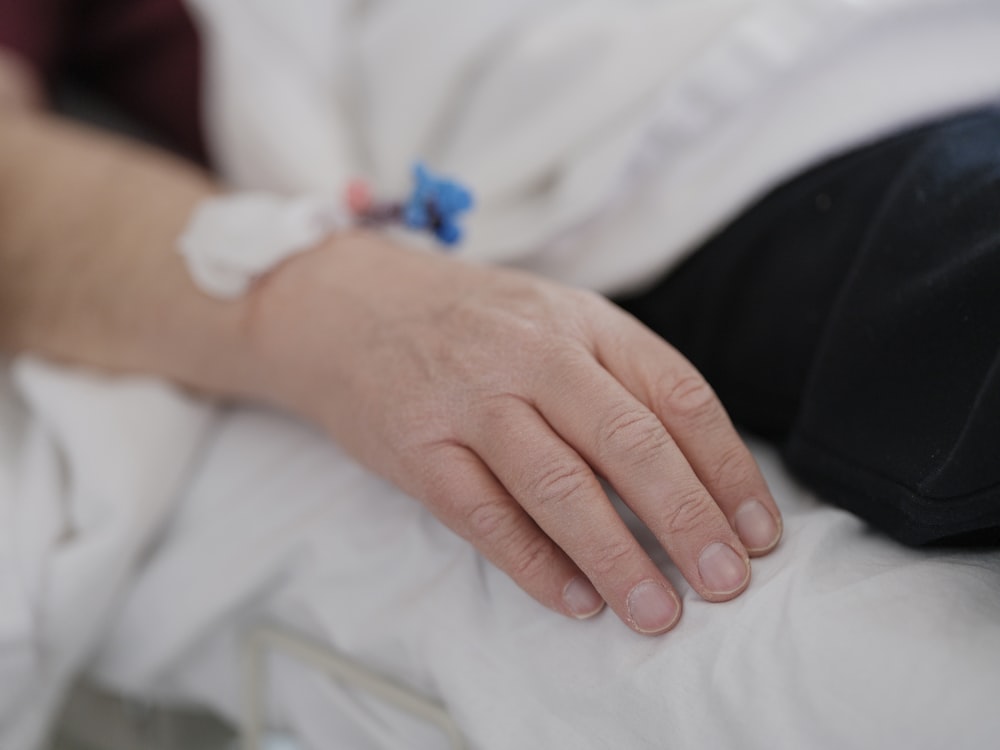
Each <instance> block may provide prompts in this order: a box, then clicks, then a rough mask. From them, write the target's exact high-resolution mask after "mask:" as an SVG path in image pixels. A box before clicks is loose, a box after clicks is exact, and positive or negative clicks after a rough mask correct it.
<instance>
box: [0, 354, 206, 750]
mask: <svg viewBox="0 0 1000 750" xmlns="http://www.w3.org/2000/svg"><path fill="white" fill-rule="evenodd" d="M212 418H213V417H212V411H211V410H210V409H208V408H207V407H206V406H204V405H202V404H198V403H195V402H193V401H191V400H189V399H187V398H185V397H183V396H181V395H180V394H178V393H177V392H175V391H174V390H173V389H172V388H170V387H168V386H166V385H164V384H163V383H160V382H159V381H156V380H151V379H149V380H146V379H129V380H123V379H120V378H104V377H99V376H96V375H90V374H86V373H71V372H63V371H61V370H59V369H57V368H53V367H50V366H47V365H43V364H41V363H39V362H35V361H31V360H22V361H21V362H19V363H18V364H17V365H16V366H14V367H13V368H8V367H7V366H4V368H3V370H2V371H0V521H2V525H0V747H2V748H3V749H4V750H21V748H31V747H34V746H35V745H36V743H38V742H39V741H40V739H41V737H42V735H43V733H44V732H45V729H46V727H47V723H48V722H49V721H50V720H51V714H52V712H53V711H54V710H55V709H56V708H58V706H59V702H60V700H61V699H62V692H63V690H64V689H65V688H66V686H67V684H68V683H69V682H70V681H71V680H73V679H74V678H75V677H76V675H77V673H78V672H79V670H80V669H81V668H82V667H83V666H84V665H86V664H87V663H88V661H89V660H90V659H91V657H92V655H93V652H94V649H95V647H96V646H97V644H98V643H99V642H100V639H101V637H102V636H103V634H104V632H105V629H106V627H107V626H108V621H109V619H110V618H111V617H112V615H113V613H114V609H115V606H116V604H117V601H118V598H119V597H120V596H121V594H122V592H123V590H124V588H125V587H126V586H127V585H128V584H129V582H130V581H131V578H132V576H133V575H134V573H135V571H136V570H137V569H138V567H139V565H140V563H141V562H142V561H143V560H144V558H145V556H146V555H147V554H148V553H149V551H150V549H151V545H152V544H153V542H154V541H155V539H156V538H157V536H158V535H159V534H161V533H162V531H163V526H164V523H165V522H166V521H167V519H168V518H169V515H170V514H171V512H172V511H173V501H174V499H175V493H176V492H177V491H178V488H179V487H181V486H183V481H184V479H185V477H186V476H187V475H188V474H189V473H190V471H191V465H192V458H193V457H194V456H195V455H196V452H197V451H198V449H199V448H200V445H201V442H202V439H203V437H204V436H205V435H206V432H207V429H208V427H209V425H210V424H211V421H212Z"/></svg>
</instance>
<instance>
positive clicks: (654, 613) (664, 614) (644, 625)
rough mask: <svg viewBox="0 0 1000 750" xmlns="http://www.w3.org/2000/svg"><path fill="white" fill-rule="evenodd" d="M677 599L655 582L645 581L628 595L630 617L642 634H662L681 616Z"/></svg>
mask: <svg viewBox="0 0 1000 750" xmlns="http://www.w3.org/2000/svg"><path fill="white" fill-rule="evenodd" d="M680 609H681V605H680V602H678V601H677V597H676V596H675V595H674V594H673V593H672V592H670V591H668V590H667V589H666V588H664V587H663V586H661V585H660V584H658V583H656V582H655V581H643V582H642V583H640V584H638V585H636V587H635V588H634V589H632V591H631V592H630V593H629V595H628V615H629V619H630V620H631V621H632V625H633V626H635V629H636V630H638V631H639V632H640V633H661V632H663V631H664V630H666V629H667V628H669V627H670V626H671V625H673V624H674V623H675V622H676V621H677V618H678V617H679V616H680Z"/></svg>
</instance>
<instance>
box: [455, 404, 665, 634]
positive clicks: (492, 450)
mask: <svg viewBox="0 0 1000 750" xmlns="http://www.w3.org/2000/svg"><path fill="white" fill-rule="evenodd" d="M470 447H471V448H472V449H473V450H475V451H476V453H477V454H478V455H479V456H480V457H481V458H482V459H483V460H484V461H485V462H486V464H487V465H488V466H489V467H490V469H492V471H493V473H494V474H495V475H496V477H497V478H498V479H499V480H500V481H501V482H502V483H503V485H504V486H505V487H506V489H507V492H508V493H509V494H510V495H511V496H512V497H514V498H516V499H517V501H518V503H520V505H521V506H522V507H523V508H524V509H525V510H526V511H527V513H528V515H530V516H531V517H532V519H534V522H535V523H536V524H537V525H538V527H539V528H541V530H542V531H543V532H545V534H547V535H548V536H549V538H550V539H552V541H553V542H555V544H557V545H558V546H559V547H560V548H561V549H562V550H564V551H565V553H566V554H567V555H569V557H570V559H572V560H573V562H575V563H576V565H577V566H578V567H579V569H580V570H581V571H583V573H584V574H585V575H586V576H587V578H588V579H589V580H590V582H591V583H592V584H593V585H594V587H595V588H596V589H597V590H598V591H599V592H600V593H601V595H602V596H603V598H604V600H605V601H606V602H608V604H609V605H610V607H611V608H612V609H613V610H614V611H615V613H617V615H618V616H619V617H620V618H621V619H622V620H623V621H625V622H626V623H627V624H628V625H629V626H630V627H632V628H633V629H635V630H636V631H638V632H640V633H646V634H654V633H662V632H664V631H666V630H669V629H670V628H672V627H673V626H674V624H676V622H677V620H678V619H679V617H680V611H681V607H680V599H679V598H678V596H677V594H676V593H675V592H674V590H673V587H672V586H671V585H670V584H669V583H668V582H667V580H666V579H665V578H664V577H663V574H662V573H661V572H660V570H659V569H658V568H657V567H656V565H655V564H654V563H653V561H652V560H651V559H650V558H649V556H648V555H647V554H646V552H645V551H644V550H643V549H642V547H641V546H640V545H639V543H638V542H637V541H636V540H635V537H633V536H632V533H631V532H630V531H629V529H628V527H627V526H626V525H625V523H624V522H623V521H622V519H621V517H620V516H619V515H618V513H617V512H616V511H615V509H614V507H613V506H612V505H611V501H610V500H609V499H608V496H607V494H606V493H605V492H604V490H603V489H602V488H601V485H600V482H599V481H598V480H597V477H596V476H595V475H594V473H593V471H591V469H590V467H589V466H587V464H586V463H585V462H584V461H583V459H581V458H580V456H579V455H578V454H577V453H576V452H575V451H573V449H572V448H570V447H569V446H568V445H566V443H565V442H564V441H563V440H562V439H560V437H559V436H558V435H556V433H555V432H553V431H552V428H551V427H550V426H549V425H548V424H547V423H546V422H545V420H544V419H542V418H541V416H540V415H539V414H538V412H536V411H535V410H534V409H533V408H532V407H531V406H529V405H528V404H526V403H525V402H523V401H521V400H520V399H516V398H513V397H509V398H504V399H497V400H496V402H495V406H494V408H492V409H489V410H487V412H486V413H485V414H484V415H483V416H482V417H481V419H480V420H479V423H478V424H477V425H476V426H475V428H474V431H473V435H472V439H471V440H470Z"/></svg>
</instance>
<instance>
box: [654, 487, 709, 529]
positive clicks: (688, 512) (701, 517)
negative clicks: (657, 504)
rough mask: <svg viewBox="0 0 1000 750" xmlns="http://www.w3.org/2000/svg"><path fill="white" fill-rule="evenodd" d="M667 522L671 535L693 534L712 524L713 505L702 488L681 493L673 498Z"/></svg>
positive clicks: (667, 514) (667, 513) (668, 510)
mask: <svg viewBox="0 0 1000 750" xmlns="http://www.w3.org/2000/svg"><path fill="white" fill-rule="evenodd" d="M665 520H666V523H667V528H668V529H669V532H670V534H671V535H677V534H682V535H687V534H693V533H695V532H697V531H698V530H699V529H701V528H704V527H706V526H708V525H709V524H710V523H711V521H712V504H711V503H709V502H707V499H706V497H705V491H704V490H703V489H701V488H700V487H695V488H691V489H686V490H683V491H680V492H678V493H677V494H676V495H675V496H674V497H673V498H672V500H671V502H670V507H669V508H668V509H667V511H666V519H665Z"/></svg>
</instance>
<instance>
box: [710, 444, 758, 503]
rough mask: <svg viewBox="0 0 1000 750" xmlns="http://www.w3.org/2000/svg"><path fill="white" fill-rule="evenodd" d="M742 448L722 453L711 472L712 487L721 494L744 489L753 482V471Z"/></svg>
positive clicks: (729, 449) (738, 447) (735, 447)
mask: <svg viewBox="0 0 1000 750" xmlns="http://www.w3.org/2000/svg"><path fill="white" fill-rule="evenodd" d="M751 461H752V459H750V457H749V456H748V455H747V453H746V451H745V450H744V449H743V447H742V446H734V447H732V448H728V449H726V450H725V451H723V452H722V454H721V455H720V456H719V458H718V463H717V465H716V468H715V471H714V472H713V475H714V476H713V480H714V481H713V485H714V486H715V487H716V488H718V489H719V490H720V491H722V492H728V491H731V490H737V489H739V488H740V487H746V486H747V485H749V484H750V483H751V482H752V481H753V480H754V475H755V471H754V468H753V465H752V463H751Z"/></svg>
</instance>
